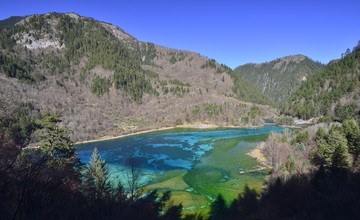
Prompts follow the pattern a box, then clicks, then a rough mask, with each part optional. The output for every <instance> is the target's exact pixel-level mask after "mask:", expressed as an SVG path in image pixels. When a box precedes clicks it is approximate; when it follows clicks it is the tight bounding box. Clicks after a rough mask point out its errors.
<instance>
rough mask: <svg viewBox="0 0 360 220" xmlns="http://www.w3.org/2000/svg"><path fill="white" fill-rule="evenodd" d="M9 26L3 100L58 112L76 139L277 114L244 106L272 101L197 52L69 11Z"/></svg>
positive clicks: (3, 41)
mask: <svg viewBox="0 0 360 220" xmlns="http://www.w3.org/2000/svg"><path fill="white" fill-rule="evenodd" d="M11 20H12V21H13V20H14V19H11ZM6 23H9V22H6ZM10 23H11V24H10V26H9V27H7V28H4V29H3V30H2V31H1V32H0V73H1V74H0V85H1V86H0V101H1V102H2V103H3V105H6V106H11V105H12V104H13V103H16V102H31V103H33V104H34V105H35V106H36V107H38V108H40V109H41V110H48V111H51V112H58V113H61V114H62V115H63V124H64V126H65V127H67V128H69V130H70V131H71V132H72V133H71V134H72V138H73V140H85V139H93V138H96V137H99V136H105V135H115V134H120V133H127V132H133V131H137V130H144V129H150V128H158V127H162V126H173V125H179V124H183V123H214V124H218V125H249V124H254V123H255V124H258V123H259V120H256V118H257V117H258V116H261V117H272V116H273V115H274V112H275V111H274V109H272V108H270V107H269V106H267V105H255V104H253V103H248V102H249V101H251V102H255V103H258V104H269V103H271V102H270V101H269V100H268V99H267V98H265V97H264V96H263V95H261V93H260V92H259V91H257V90H256V89H255V88H254V87H252V86H251V85H249V83H248V82H247V81H246V80H244V79H242V78H241V77H240V76H238V75H237V74H235V73H234V72H233V71H232V70H231V69H229V68H227V67H226V66H225V65H219V64H218V63H216V61H215V60H213V59H208V58H206V57H203V56H201V55H199V54H197V53H193V52H189V51H180V50H174V49H169V48H165V47H161V46H157V45H154V44H152V43H143V42H140V41H138V40H137V39H135V38H134V37H132V36H130V35H129V34H127V33H126V32H124V31H123V30H121V29H119V28H117V27H115V26H113V25H111V24H108V23H104V22H98V21H95V20H94V19H91V18H84V17H81V16H79V15H77V14H74V13H70V14H59V13H50V14H46V15H33V16H28V17H25V18H24V19H22V20H20V21H19V22H17V23H16V24H15V25H12V24H13V23H14V22H10ZM244 101H245V102H244ZM0 104H1V103H0ZM254 112H255V113H256V114H254Z"/></svg>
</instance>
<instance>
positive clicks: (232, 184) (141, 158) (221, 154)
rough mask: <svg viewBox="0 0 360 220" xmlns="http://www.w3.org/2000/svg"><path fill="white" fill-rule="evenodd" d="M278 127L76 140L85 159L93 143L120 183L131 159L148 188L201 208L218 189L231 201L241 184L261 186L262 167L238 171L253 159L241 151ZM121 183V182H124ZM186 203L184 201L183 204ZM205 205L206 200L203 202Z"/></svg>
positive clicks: (174, 131)
mask: <svg viewBox="0 0 360 220" xmlns="http://www.w3.org/2000/svg"><path fill="white" fill-rule="evenodd" d="M282 130H283V128H281V127H278V126H275V125H267V126H264V127H260V128H246V129H201V130H199V129H172V130H166V131H158V132H151V133H145V134H139V135H133V136H128V137H123V138H118V139H112V140H105V141H98V142H92V143H84V144H79V145H76V149H77V154H78V156H79V158H80V160H81V161H82V162H84V163H87V162H89V160H90V156H91V153H92V151H93V148H94V147H97V148H98V150H99V152H100V155H101V157H102V158H103V159H104V160H106V162H107V164H108V165H109V168H110V173H111V175H112V177H114V178H115V177H119V179H120V180H122V181H124V182H126V180H125V179H126V172H128V170H129V168H128V166H129V161H135V164H136V166H137V167H138V168H139V170H140V171H141V172H142V176H143V181H146V182H148V183H149V188H151V189H160V190H171V191H173V197H175V199H176V198H177V199H178V200H179V201H182V202H183V201H186V202H185V204H184V202H183V205H184V207H185V208H188V209H191V208H194V207H195V208H194V209H196V207H197V208H199V207H204V206H203V205H201V204H202V203H207V202H209V200H212V199H213V198H214V197H215V196H216V195H217V194H218V193H221V194H223V195H224V197H225V198H227V199H229V200H231V199H233V198H235V197H236V196H237V193H239V192H241V191H242V189H243V187H244V186H245V185H246V184H247V185H249V186H250V187H253V188H258V189H259V188H261V184H262V181H263V179H264V176H265V175H266V172H263V171H259V172H253V173H246V174H243V175H240V171H246V170H251V169H256V168H257V167H258V166H259V164H258V163H257V162H256V160H254V159H253V158H250V157H249V156H247V155H246V153H247V152H249V151H250V150H251V149H252V148H254V147H255V146H256V145H257V144H258V143H259V142H260V141H264V140H266V138H267V137H268V134H269V133H270V132H281V131H282ZM125 187H126V186H125ZM187 203H188V204H187ZM205 206H206V205H205Z"/></svg>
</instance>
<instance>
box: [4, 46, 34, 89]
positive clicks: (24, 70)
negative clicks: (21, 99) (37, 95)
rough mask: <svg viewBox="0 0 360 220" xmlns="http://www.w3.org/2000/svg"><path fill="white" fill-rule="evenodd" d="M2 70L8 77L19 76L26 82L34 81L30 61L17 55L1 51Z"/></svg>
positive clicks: (18, 77)
mask: <svg viewBox="0 0 360 220" xmlns="http://www.w3.org/2000/svg"><path fill="white" fill-rule="evenodd" d="M0 71H1V72H4V73H5V74H6V75H7V76H8V77H12V78H17V79H19V80H23V81H26V82H34V81H35V79H34V78H33V76H32V75H31V71H32V67H31V64H30V63H29V62H27V61H26V60H23V59H21V58H19V57H18V56H16V55H6V54H5V53H2V52H1V51H0Z"/></svg>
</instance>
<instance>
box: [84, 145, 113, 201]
mask: <svg viewBox="0 0 360 220" xmlns="http://www.w3.org/2000/svg"><path fill="white" fill-rule="evenodd" d="M83 185H84V192H85V193H86V194H87V196H88V197H89V198H90V199H91V201H96V200H99V199H101V198H105V197H107V196H109V194H110V192H111V185H110V181H109V169H108V167H107V166H106V163H105V161H104V160H102V159H101V157H100V154H99V151H98V149H97V148H94V150H93V153H92V155H91V160H90V163H89V164H88V165H87V166H86V167H85V169H84V174H83Z"/></svg>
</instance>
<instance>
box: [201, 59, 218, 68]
mask: <svg viewBox="0 0 360 220" xmlns="http://www.w3.org/2000/svg"><path fill="white" fill-rule="evenodd" d="M201 69H216V60H215V59H208V60H206V62H205V63H204V64H203V65H201Z"/></svg>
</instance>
